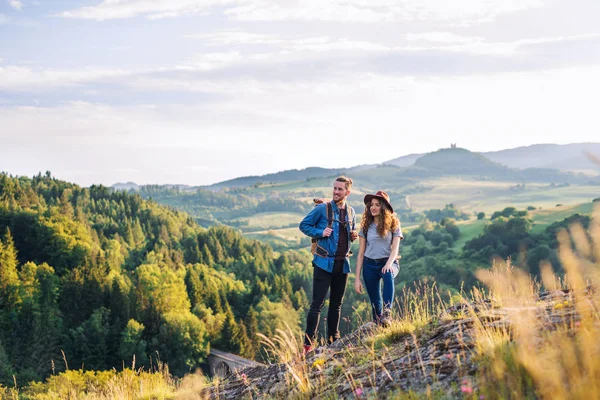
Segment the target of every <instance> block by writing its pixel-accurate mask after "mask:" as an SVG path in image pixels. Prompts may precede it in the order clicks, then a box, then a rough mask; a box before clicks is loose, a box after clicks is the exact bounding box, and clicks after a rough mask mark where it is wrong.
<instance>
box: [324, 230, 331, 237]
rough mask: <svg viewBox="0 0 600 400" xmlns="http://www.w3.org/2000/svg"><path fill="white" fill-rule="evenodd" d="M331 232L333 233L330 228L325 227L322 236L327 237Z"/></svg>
mask: <svg viewBox="0 0 600 400" xmlns="http://www.w3.org/2000/svg"><path fill="white" fill-rule="evenodd" d="M332 233H333V229H331V228H325V229H324V230H323V237H329V236H331V234H332Z"/></svg>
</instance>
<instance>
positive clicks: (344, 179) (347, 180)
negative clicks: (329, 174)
mask: <svg viewBox="0 0 600 400" xmlns="http://www.w3.org/2000/svg"><path fill="white" fill-rule="evenodd" d="M335 181H336V182H344V183H345V184H346V190H348V189H350V188H351V187H352V179H350V178H348V177H345V176H343V175H342V176H340V177H338V178H336V180H335Z"/></svg>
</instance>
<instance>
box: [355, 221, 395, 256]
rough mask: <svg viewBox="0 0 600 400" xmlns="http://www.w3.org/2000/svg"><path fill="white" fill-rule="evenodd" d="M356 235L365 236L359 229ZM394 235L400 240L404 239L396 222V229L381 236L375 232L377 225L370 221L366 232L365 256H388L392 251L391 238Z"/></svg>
mask: <svg viewBox="0 0 600 400" xmlns="http://www.w3.org/2000/svg"><path fill="white" fill-rule="evenodd" d="M358 236H361V237H363V238H364V237H365V234H364V232H363V230H362V229H361V230H360V232H359V233H358ZM395 237H399V238H400V240H402V239H404V236H403V235H402V229H401V228H400V224H398V229H396V230H395V231H393V232H388V233H387V235H386V236H385V237H383V238H382V237H381V236H380V235H379V232H377V225H376V224H375V223H372V224H371V225H370V226H369V231H368V232H367V247H366V249H365V257H368V258H372V259H379V258H388V257H389V256H390V253H391V252H392V240H393V238H395Z"/></svg>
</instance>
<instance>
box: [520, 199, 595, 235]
mask: <svg viewBox="0 0 600 400" xmlns="http://www.w3.org/2000/svg"><path fill="white" fill-rule="evenodd" d="M593 209H594V205H593V203H585V204H578V205H574V206H571V205H569V206H559V207H554V208H552V209H550V208H547V209H541V210H535V211H532V213H531V216H532V217H533V228H532V231H533V232H535V233H539V232H541V231H543V230H544V229H545V228H546V227H547V226H548V225H550V224H552V223H554V222H557V221H561V220H563V219H565V218H567V217H569V216H571V215H573V214H577V213H579V214H585V215H592V212H593Z"/></svg>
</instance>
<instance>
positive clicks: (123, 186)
mask: <svg viewBox="0 0 600 400" xmlns="http://www.w3.org/2000/svg"><path fill="white" fill-rule="evenodd" d="M148 186H154V187H156V186H160V187H162V188H164V189H175V188H176V189H179V190H182V191H194V190H196V187H195V186H190V185H182V184H165V185H138V184H137V183H135V182H125V183H121V182H119V183H115V184H114V185H112V186H111V188H112V189H114V190H122V191H125V192H128V191H130V190H134V191H136V192H139V191H140V190H141V189H142V188H144V187H148Z"/></svg>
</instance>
